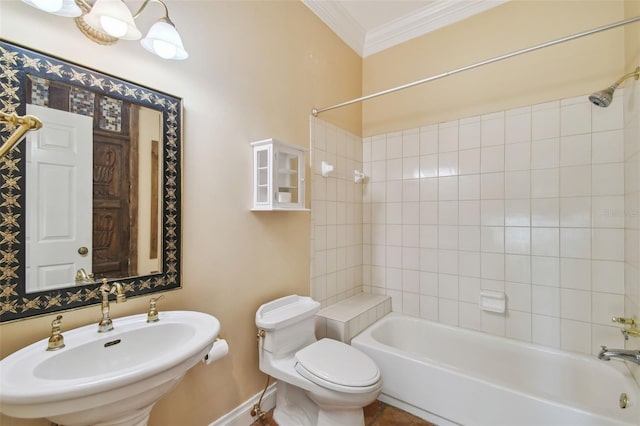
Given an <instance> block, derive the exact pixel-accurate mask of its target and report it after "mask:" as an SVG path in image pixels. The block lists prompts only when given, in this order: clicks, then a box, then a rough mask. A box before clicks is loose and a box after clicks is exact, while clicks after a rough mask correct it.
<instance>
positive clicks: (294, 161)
mask: <svg viewBox="0 0 640 426" xmlns="http://www.w3.org/2000/svg"><path fill="white" fill-rule="evenodd" d="M251 145H252V146H253V175H254V178H253V185H254V188H253V208H252V210H307V209H305V205H304V185H305V183H304V174H305V169H304V167H305V162H304V156H305V151H306V148H303V147H299V146H296V145H290V144H286V143H284V142H280V141H278V140H276V139H265V140H262V141H257V142H252V143H251Z"/></svg>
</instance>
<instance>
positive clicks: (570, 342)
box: [560, 319, 591, 355]
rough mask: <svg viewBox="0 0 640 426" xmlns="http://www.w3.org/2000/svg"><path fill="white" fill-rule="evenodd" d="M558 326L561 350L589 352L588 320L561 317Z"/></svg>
mask: <svg viewBox="0 0 640 426" xmlns="http://www.w3.org/2000/svg"><path fill="white" fill-rule="evenodd" d="M560 327H561V329H560V336H561V345H560V347H561V348H562V349H563V350H565V351H571V352H579V353H583V354H587V355H589V354H591V325H590V324H589V323H588V322H582V321H573V320H568V319H562V320H561V321H560Z"/></svg>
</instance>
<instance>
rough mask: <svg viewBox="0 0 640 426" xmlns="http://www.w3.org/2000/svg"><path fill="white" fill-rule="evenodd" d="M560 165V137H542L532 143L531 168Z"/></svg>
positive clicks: (547, 167) (546, 167)
mask: <svg viewBox="0 0 640 426" xmlns="http://www.w3.org/2000/svg"><path fill="white" fill-rule="evenodd" d="M559 165H560V139H558V138H551V139H541V140H535V141H533V142H532V143H531V168H532V169H550V168H554V167H558V166H559Z"/></svg>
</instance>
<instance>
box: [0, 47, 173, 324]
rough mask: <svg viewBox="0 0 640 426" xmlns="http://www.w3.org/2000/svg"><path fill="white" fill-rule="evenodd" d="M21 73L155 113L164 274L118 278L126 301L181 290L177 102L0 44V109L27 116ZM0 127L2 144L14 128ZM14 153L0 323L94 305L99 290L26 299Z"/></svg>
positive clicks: (8, 171)
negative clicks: (159, 121)
mask: <svg viewBox="0 0 640 426" xmlns="http://www.w3.org/2000/svg"><path fill="white" fill-rule="evenodd" d="M27 74H29V75H36V76H40V77H43V78H47V79H50V80H57V81H61V82H64V83H66V84H70V85H75V86H78V87H83V88H89V89H91V90H93V91H96V92H99V93H103V94H105V95H108V96H110V97H113V98H117V99H123V100H128V101H135V102H136V103H139V104H142V105H145V106H148V107H150V108H154V109H156V110H161V111H162V117H163V130H164V140H163V141H162V142H163V143H162V150H163V154H164V158H163V161H164V164H163V165H164V166H165V167H164V170H163V181H164V185H163V188H162V198H163V211H162V220H163V227H162V229H163V247H162V256H163V271H162V272H161V273H158V274H154V275H145V276H138V277H132V278H118V279H117V280H118V281H119V282H121V283H122V284H123V285H124V289H125V294H126V295H127V296H128V297H131V296H136V295H142V294H148V293H153V292H157V291H162V290H168V289H173V288H179V287H180V285H181V284H180V229H181V228H180V206H181V133H182V132H181V120H182V99H180V98H177V97H174V96H172V95H168V94H166V93H162V92H159V91H156V90H152V89H149V88H146V87H143V86H139V85H136V84H134V83H130V82H127V81H123V80H121V79H119V78H116V77H113V76H110V75H107V74H103V73H100V72H97V71H94V70H91V69H88V68H85V67H82V66H79V65H76V64H73V63H69V62H67V61H63V60H60V59H58V58H55V57H51V56H48V55H45V54H43V53H40V52H36V51H33V50H31V49H27V48H24V47H21V46H18V45H15V44H11V43H9V42H6V41H5V40H2V39H0V87H2V90H1V91H0V110H1V111H2V112H4V113H7V114H22V115H24V113H25V111H26V103H25V85H26V83H25V81H26V78H27ZM7 127H8V126H4V127H3V126H0V135H1V136H2V140H3V141H4V140H6V139H7V138H8V136H9V133H10V131H11V130H13V129H9V128H7ZM24 146H25V145H23V144H20V145H19V146H16V147H14V149H13V150H11V151H10V152H9V153H7V155H5V156H4V157H3V158H2V159H1V160H0V322H6V321H12V320H17V319H22V318H26V317H31V316H35V315H44V314H50V313H53V312H57V311H62V310H65V309H72V308H78V307H82V306H86V305H91V304H96V303H99V302H100V284H99V283H94V284H88V285H81V286H74V287H70V288H64V289H57V290H51V291H42V292H35V293H26V291H25V282H24V281H25V223H26V219H25V216H26V215H25V205H24V204H25V195H24V188H25V187H26V182H25V181H26V178H25V174H24V173H25V149H24Z"/></svg>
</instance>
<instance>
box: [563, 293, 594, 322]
mask: <svg viewBox="0 0 640 426" xmlns="http://www.w3.org/2000/svg"><path fill="white" fill-rule="evenodd" d="M560 301H561V302H560V316H561V317H562V318H565V319H570V320H575V321H585V322H587V321H590V320H591V292H589V291H584V290H573V289H567V288H563V289H561V290H560Z"/></svg>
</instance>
